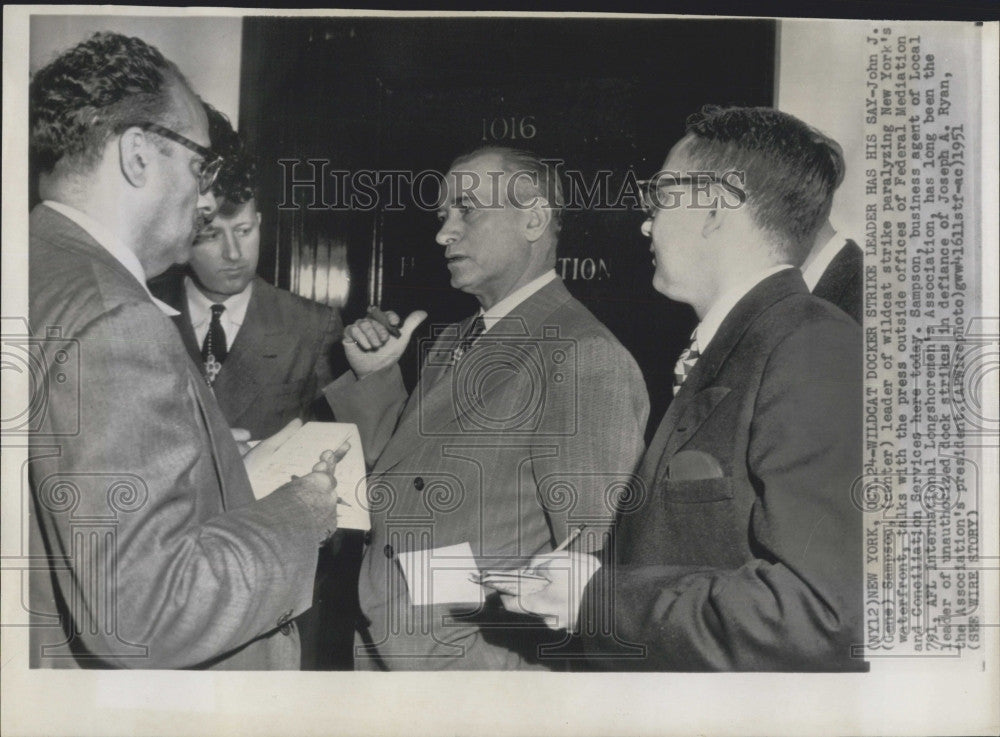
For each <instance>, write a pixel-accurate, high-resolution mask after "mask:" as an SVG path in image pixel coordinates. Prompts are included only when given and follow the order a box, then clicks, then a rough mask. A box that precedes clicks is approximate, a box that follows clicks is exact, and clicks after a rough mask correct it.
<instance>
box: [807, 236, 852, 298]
mask: <svg viewBox="0 0 1000 737" xmlns="http://www.w3.org/2000/svg"><path fill="white" fill-rule="evenodd" d="M845 246H847V240H846V239H841V238H838V237H837V231H833V235H831V236H830V240H828V241H827V242H826V243H824V244H823V246H822V247H821V248H820V249H819V250H818V251H816V253H815V255H812V257H811V258H807V259H806V263H804V264H802V278H803V279H805V282H806V286H807V287H809V291H810V292H811V291H813V290H814V289H815V288H816V285H817V284H819V280H820V279H822V278H823V272H824V271H826V267H827V266H829V265H830V262H831V261H833V259H834V258H835V257H836V256H837V254H838V253H840V252H841V251H842V250H843V249H844V247H845Z"/></svg>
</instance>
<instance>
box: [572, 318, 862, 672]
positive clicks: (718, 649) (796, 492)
mask: <svg viewBox="0 0 1000 737" xmlns="http://www.w3.org/2000/svg"><path fill="white" fill-rule="evenodd" d="M860 366H861V357H860V340H859V337H858V333H857V329H856V327H855V326H851V325H848V324H847V323H846V321H828V322H825V323H823V324H822V326H821V328H820V329H819V330H816V329H813V330H808V329H800V330H798V331H796V332H795V333H793V334H791V335H790V336H789V337H787V338H786V339H785V340H783V341H782V342H781V343H780V344H779V345H778V346H777V347H776V348H775V350H774V351H773V353H772V355H771V356H770V358H769V359H768V363H767V365H766V367H765V369H764V373H763V378H762V380H761V385H760V387H759V391H758V393H757V395H756V401H755V405H754V406H753V408H752V411H753V418H752V421H751V423H750V438H749V445H748V453H747V467H748V473H749V482H750V483H751V484H752V485H753V487H754V490H755V501H754V503H753V507H752V509H751V513H750V526H749V529H748V531H747V535H748V542H749V545H750V547H751V549H752V550H753V551H754V553H755V555H754V559H753V560H752V561H750V562H748V563H746V564H744V565H743V566H741V567H739V568H736V569H729V570H723V569H714V568H707V569H702V570H697V569H690V568H680V567H678V566H671V565H661V566H656V565H652V566H642V567H617V568H615V567H611V566H605V567H604V568H602V569H601V570H600V571H599V572H598V573H597V574H596V575H595V577H594V578H593V579H592V580H591V581H590V583H589V585H588V586H587V589H586V591H585V595H584V604H583V607H582V609H581V617H582V620H583V621H584V627H585V629H586V630H587V631H589V632H594V633H597V635H596V636H595V637H594V638H593V639H591V640H589V641H588V646H589V647H590V648H591V649H593V650H601V649H602V648H606V647H607V646H608V645H610V644H612V643H611V642H610V640H614V641H615V642H617V643H620V642H622V641H627V642H630V643H635V644H638V645H641V646H643V647H644V648H645V656H644V662H643V663H642V664H640V665H638V667H640V668H650V669H654V670H851V669H855V670H856V669H859V668H860V667H863V666H862V665H861V664H860V661H859V660H858V659H853V658H852V657H851V647H852V645H858V644H861V643H862V642H863V639H862V632H861V622H860V616H861V601H860V597H861V513H860V511H859V510H858V509H857V508H856V507H855V506H854V505H853V503H852V501H851V487H852V484H853V483H854V481H855V479H856V477H857V474H858V473H860V469H861V442H860V432H861V430H860V428H861V370H860ZM605 592H610V594H611V596H613V606H612V607H610V608H609V612H612V613H613V615H612V617H611V619H610V620H608V619H606V618H605V619H602V617H601V614H600V612H601V607H600V605H601V604H602V603H603V601H604V600H603V597H605V596H606V595H607V594H606V593H605ZM612 632H613V633H614V634H610V633H612Z"/></svg>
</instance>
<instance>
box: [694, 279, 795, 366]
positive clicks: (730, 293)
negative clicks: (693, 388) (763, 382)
mask: <svg viewBox="0 0 1000 737" xmlns="http://www.w3.org/2000/svg"><path fill="white" fill-rule="evenodd" d="M792 268H795V267H793V266H792V265H791V264H778V265H777V266H772V267H770V268H768V269H764V270H763V271H758V272H757V273H755V274H753V275H752V276H749V277H747V278H746V279H742V280H741V281H739V282H737V283H736V284H734V285H733V286H732V287H730V288H729V289H727V290H726V291H725V292H723V293H722V294H721V295H719V298H718V299H716V300H715V302H714V303H713V304H712V306H711V307H709V309H708V312H706V313H705V317H704V319H702V321H701V322H700V323H698V328H697V330H696V331H695V335H696V342H697V347H698V352H699V353H704V352H705V349H706V348H707V347H708V344H709V343H711V342H712V338H714V337H715V334H716V333H717V332H718V330H719V326H720V325H722V321H723V320H725V319H726V316H727V315H729V313H730V312H732V310H733V308H734V307H735V306H736V303H737V302H739V301H740V300H741V299H743V297H744V296H746V294H747V293H748V292H749V291H750V290H751V289H753V288H754V287H755V286H757V285H758V284H760V283H761V282H762V281H764V280H765V279H766V278H767V277H769V276H771V275H772V274H777V273H778V272H779V271H784V270H785V269H792Z"/></svg>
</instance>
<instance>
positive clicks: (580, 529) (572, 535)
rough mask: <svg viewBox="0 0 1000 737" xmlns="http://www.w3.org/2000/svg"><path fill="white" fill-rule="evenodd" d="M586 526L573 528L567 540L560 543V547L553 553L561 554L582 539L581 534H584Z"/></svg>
mask: <svg viewBox="0 0 1000 737" xmlns="http://www.w3.org/2000/svg"><path fill="white" fill-rule="evenodd" d="M586 526H587V525H579V526H578V527H575V528H573V531H572V532H571V533H569V534H568V535H567V536H566V539H565V540H563V541H562V542H561V543H559V545H558V546H557V547H556V548H555V549H554V550H553V551H552V552H553V553H561V552H562V551H563V550H565V549H566V548H568V547H569V546H570V544H571V543H572V542H573V541H574V540H576V539H577V538H578V537H580V533H581V532H583V528H584V527H586Z"/></svg>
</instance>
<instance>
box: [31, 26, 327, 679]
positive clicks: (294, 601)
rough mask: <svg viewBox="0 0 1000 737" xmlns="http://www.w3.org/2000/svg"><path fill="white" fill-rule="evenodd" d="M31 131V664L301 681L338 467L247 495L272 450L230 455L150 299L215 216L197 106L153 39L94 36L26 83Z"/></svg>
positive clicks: (207, 399)
mask: <svg viewBox="0 0 1000 737" xmlns="http://www.w3.org/2000/svg"><path fill="white" fill-rule="evenodd" d="M30 118H31V151H32V157H33V164H34V165H35V166H37V167H38V169H39V172H40V176H39V188H40V195H41V198H42V200H43V203H42V204H40V205H39V206H37V207H36V208H35V209H34V210H33V211H32V213H31V219H30V246H29V256H30V284H29V301H30V323H31V327H32V330H33V333H34V336H35V345H36V348H37V349H38V353H37V355H38V359H39V360H40V361H43V362H44V365H45V369H46V381H45V382H44V384H43V388H42V391H44V392H45V394H44V396H43V397H40V398H39V401H44V403H45V406H44V411H43V413H42V415H41V417H40V419H39V421H38V426H37V428H35V432H34V434H33V435H32V437H31V449H30V453H31V463H30V468H29V472H30V482H31V492H32V501H33V514H32V515H31V532H30V546H31V552H32V555H33V556H37V559H38V560H47V561H48V566H47V568H44V569H43V568H42V567H41V566H39V567H38V568H33V569H32V571H31V574H30V575H31V577H30V584H31V592H30V605H31V647H32V649H31V661H32V664H33V665H34V666H47V667H70V668H72V667H94V668H108V667H134V668H220V669H261V668H296V667H298V662H299V644H298V636H297V632H296V630H295V628H294V626H292V625H290V624H289V620H290V619H291V618H292V617H293V616H295V615H297V614H299V613H300V612H301V611H303V610H304V609H305V608H307V607H308V606H309V605H310V603H311V601H312V588H313V576H314V573H315V567H316V558H317V550H318V547H319V545H320V544H321V542H322V541H323V540H324V539H325V538H326V537H328V536H329V535H330V533H331V531H332V530H333V529H334V528H335V527H336V503H337V495H336V493H335V492H334V491H333V486H334V484H335V481H334V480H333V468H334V465H335V461H336V454H334V453H330V452H327V453H324V455H323V459H322V460H321V461H320V462H319V463H318V464H317V465H316V466H315V467H314V469H313V471H312V472H311V473H307V475H304V476H302V477H301V478H299V479H297V480H295V481H292V482H290V483H288V484H286V485H284V486H282V487H281V488H279V489H277V490H276V491H274V492H272V493H271V494H270V495H268V496H266V497H264V498H262V499H261V500H258V501H255V500H254V496H253V492H252V491H251V488H250V483H249V480H248V470H251V469H252V467H253V466H254V465H255V464H259V463H260V461H261V458H262V457H266V453H263V451H266V450H267V449H268V447H269V446H270V445H271V441H270V440H267V441H264V442H263V443H262V444H261V446H260V449H259V450H255V451H254V452H252V453H251V454H249V455H248V456H247V458H246V459H243V458H241V456H240V454H239V452H238V450H237V447H236V444H235V442H234V440H233V437H232V435H231V433H230V430H229V425H228V423H227V422H226V420H225V418H224V417H223V416H222V413H221V412H220V411H219V408H218V406H217V405H216V403H215V400H214V399H213V397H212V394H211V391H210V390H209V388H208V386H207V385H206V383H205V380H204V379H203V377H202V376H201V375H200V374H199V372H198V370H197V368H196V367H195V366H194V365H193V364H192V363H191V360H190V358H189V357H188V354H187V352H186V350H185V349H184V346H183V344H182V343H181V340H180V337H179V336H178V333H177V330H176V328H175V326H174V325H173V324H172V323H171V321H170V319H169V317H168V315H170V314H172V313H173V311H172V310H170V308H169V307H167V306H166V305H164V304H163V303H161V302H159V301H158V300H156V299H155V298H153V297H152V295H151V294H150V293H149V292H148V290H147V288H146V286H145V284H146V280H147V279H148V278H149V277H151V276H154V275H156V274H159V273H161V272H162V271H164V270H165V269H166V268H167V267H169V266H170V265H171V264H172V263H174V262H178V261H184V260H186V259H187V258H188V257H189V256H190V250H191V243H192V239H193V238H194V235H195V233H196V231H197V229H198V227H199V223H200V221H201V220H202V219H203V218H204V217H206V216H208V215H210V214H211V212H212V211H213V210H214V209H215V199H214V197H213V195H212V191H211V187H212V184H213V181H214V178H215V176H216V174H217V173H218V168H219V164H220V162H219V160H218V158H217V157H216V155H215V154H214V153H213V152H212V151H211V150H210V149H209V148H208V145H209V137H208V127H207V121H206V119H205V113H204V110H203V109H202V105H201V102H200V101H199V100H198V98H197V97H196V96H195V95H194V93H193V92H192V91H191V89H190V87H189V85H188V83H187V81H186V80H185V79H184V77H183V76H182V75H181V73H180V72H179V71H178V69H177V67H176V66H175V65H174V64H173V63H171V62H170V61H168V60H166V59H165V58H164V57H163V56H162V55H161V54H160V52H159V51H157V50H156V49H155V48H153V47H151V46H149V45H147V44H146V43H144V42H143V41H141V40H140V39H137V38H127V37H125V36H121V35H118V34H111V33H99V34H95V35H94V36H93V37H92V38H90V39H89V40H88V41H85V42H83V43H81V44H79V45H78V46H76V47H75V48H73V49H71V50H69V51H67V52H65V53H64V54H62V55H61V56H59V57H58V58H57V59H55V60H54V61H53V62H52V63H51V64H49V65H48V66H47V67H45V68H44V69H42V70H40V71H39V72H38V73H37V74H36V76H35V78H34V80H33V81H32V84H31V115H30ZM279 439H280V436H279ZM343 451H344V449H340V450H339V451H338V453H342V452H343ZM244 463H246V467H245V466H244ZM308 470H309V469H303V472H307V471H308Z"/></svg>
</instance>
